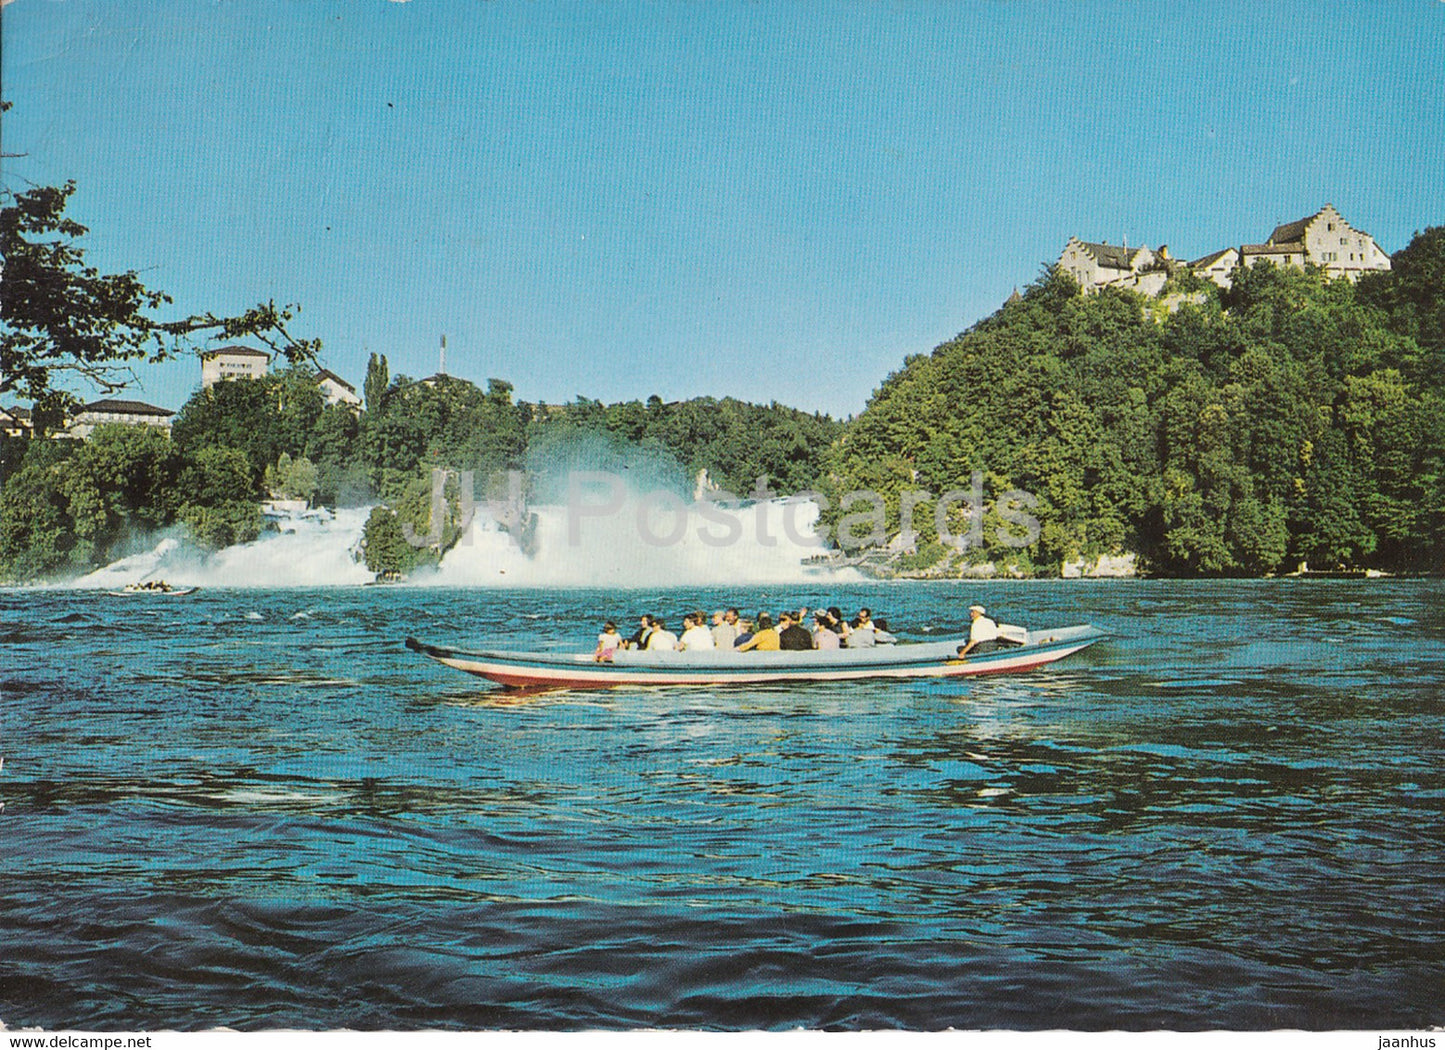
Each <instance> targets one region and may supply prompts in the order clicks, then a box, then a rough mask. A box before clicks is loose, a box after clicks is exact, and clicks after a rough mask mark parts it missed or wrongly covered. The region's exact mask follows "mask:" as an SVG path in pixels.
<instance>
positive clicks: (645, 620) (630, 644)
mask: <svg viewBox="0 0 1445 1050" xmlns="http://www.w3.org/2000/svg"><path fill="white" fill-rule="evenodd" d="M651 633H652V617H651V616H648V615H647V614H646V613H643V614H642V620H641V626H639V627H638V628H637V630H636V631H634V632H633V633H632V636H631V637H630V638H628V639H627V640H626V641H624V642H623V643H622V647H623V648H624V649H646V648H647V636H648V635H649V634H651Z"/></svg>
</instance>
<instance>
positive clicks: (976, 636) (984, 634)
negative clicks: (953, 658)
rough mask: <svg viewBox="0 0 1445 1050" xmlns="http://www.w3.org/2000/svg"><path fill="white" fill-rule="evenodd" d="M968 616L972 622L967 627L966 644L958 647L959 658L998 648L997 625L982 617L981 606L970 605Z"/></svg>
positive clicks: (982, 610)
mask: <svg viewBox="0 0 1445 1050" xmlns="http://www.w3.org/2000/svg"><path fill="white" fill-rule="evenodd" d="M968 616H969V619H970V620H971V621H972V622H971V623H970V624H969V627H968V644H967V645H960V646H959V647H958V655H959V658H960V659H962V658H963V657H965V656H967V655H968V654H969V653H986V652H988V651H989V650H990V649H997V648H998V624H997V623H995V622H994V621H993V620H990V619H989V618H988V617H987V616H985V615H984V608H983V606H982V605H970V606H969V607H968Z"/></svg>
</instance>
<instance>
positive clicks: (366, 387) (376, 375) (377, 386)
mask: <svg viewBox="0 0 1445 1050" xmlns="http://www.w3.org/2000/svg"><path fill="white" fill-rule="evenodd" d="M390 384H391V375H390V372H389V370H388V369H387V367H386V355H385V354H382V355H381V356H380V357H378V356H377V355H376V354H372V355H371V360H370V361H368V362H367V363H366V382H365V383H363V384H362V388H361V389H362V393H363V394H364V395H365V396H366V410H367V411H368V412H370V413H372V414H373V415H375V414H378V413H380V412H381V411H382V408H383V405H384V402H385V400H386V388H387V387H388V386H389V385H390Z"/></svg>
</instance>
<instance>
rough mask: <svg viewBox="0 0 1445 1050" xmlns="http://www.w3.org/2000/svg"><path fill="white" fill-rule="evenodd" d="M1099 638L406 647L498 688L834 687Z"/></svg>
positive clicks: (976, 667)
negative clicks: (784, 648) (789, 646)
mask: <svg viewBox="0 0 1445 1050" xmlns="http://www.w3.org/2000/svg"><path fill="white" fill-rule="evenodd" d="M1104 637H1106V634H1105V632H1104V631H1101V630H1099V629H1098V628H1096V627H1091V626H1089V625H1087V624H1084V625H1081V626H1077V627H1060V628H1057V629H1055V630H1051V631H1032V632H1030V633H1029V636H1028V641H1027V642H1025V643H1024V644H1022V645H1010V646H1005V647H1001V648H998V649H994V650H992V651H990V652H986V653H981V654H978V655H970V656H969V657H968V658H967V659H963V660H960V659H959V658H958V647H959V646H961V645H963V644H964V643H965V641H967V639H964V638H950V639H948V640H946V641H939V642H920V643H917V644H912V645H910V644H902V645H880V646H877V647H875V648H872V649H831V650H813V651H811V652H765V653H759V652H747V653H742V652H736V651H726V650H724V651H718V650H713V651H702V652H657V651H638V650H634V649H624V650H621V651H619V652H618V653H617V654H616V655H615V657H614V658H613V659H612V660H611V661H610V662H606V663H598V662H597V661H596V660H595V659H593V657H592V655H591V654H587V653H538V652H506V651H491V650H477V651H473V650H467V649H451V648H447V647H445V646H440V645H430V644H428V643H426V642H421V641H418V640H417V639H415V638H408V639H407V640H406V647H407V648H408V649H411V650H413V651H415V652H418V653H421V654H422V655H423V656H429V657H431V658H432V659H433V660H435V661H437V662H438V663H441V664H445V665H446V666H447V667H454V668H456V669H457V670H458V671H465V672H466V673H467V674H474V675H477V676H478V677H481V678H486V679H489V680H491V681H493V682H498V683H500V684H502V685H505V686H511V687H515V688H531V689H608V688H612V687H614V686H627V685H734V684H736V685H755V684H758V683H761V682H837V681H845V680H847V679H853V678H879V679H890V678H955V677H959V676H962V675H976V674H998V673H1002V672H1006V671H1027V670H1030V669H1031V668H1035V667H1042V666H1043V665H1044V664H1050V663H1053V662H1054V661H1055V660H1062V659H1063V658H1064V657H1066V656H1069V655H1071V654H1073V653H1077V652H1078V651H1079V650H1081V649H1085V648H1087V647H1088V646H1090V645H1093V644H1094V643H1095V642H1097V641H1098V640H1099V639H1101V638H1104Z"/></svg>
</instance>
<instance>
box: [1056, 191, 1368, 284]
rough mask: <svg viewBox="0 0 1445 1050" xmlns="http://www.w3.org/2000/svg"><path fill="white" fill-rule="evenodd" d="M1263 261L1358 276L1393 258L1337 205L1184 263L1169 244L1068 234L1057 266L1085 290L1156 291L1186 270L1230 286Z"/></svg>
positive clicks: (1333, 274)
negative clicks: (1133, 244)
mask: <svg viewBox="0 0 1445 1050" xmlns="http://www.w3.org/2000/svg"><path fill="white" fill-rule="evenodd" d="M1261 262H1269V263H1273V264H1274V265H1276V266H1304V265H1306V264H1310V265H1313V266H1318V267H1320V268H1321V269H1322V270H1324V271H1325V273H1327V274H1329V275H1330V276H1331V277H1344V278H1346V279H1348V280H1351V281H1355V280H1358V279H1359V277H1360V274H1362V273H1365V272H1367V271H1369V270H1388V269H1389V268H1390V257H1389V256H1388V255H1386V254H1385V252H1384V250H1383V249H1382V248H1381V247H1380V246H1379V245H1378V244H1376V243H1375V239H1374V238H1373V237H1371V236H1370V235H1369V234H1368V233H1366V232H1365V231H1364V230H1357V229H1355V228H1354V227H1353V226H1351V225H1350V224H1349V223H1348V222H1346V221H1345V219H1344V216H1342V215H1341V214H1340V213H1339V212H1338V211H1337V210H1336V209H1335V206H1334V205H1333V204H1326V205H1325V206H1324V207H1323V208H1321V209H1320V210H1319V211H1317V212H1315V213H1314V214H1313V215H1309V216H1306V217H1305V218H1303V219H1299V220H1298V221H1296V222H1288V223H1285V224H1284V225H1283V226H1276V227H1275V228H1274V232H1273V233H1271V234H1270V235H1269V239H1268V240H1266V241H1265V242H1264V243H1263V244H1242V245H1240V246H1238V247H1231V248H1223V249H1221V250H1219V251H1217V252H1212V253H1210V254H1209V255H1206V256H1204V257H1203V258H1200V259H1196V260H1194V261H1193V262H1190V263H1186V262H1182V261H1180V260H1176V259H1175V258H1174V257H1173V256H1171V255H1170V254H1169V246H1168V245H1160V246H1159V248H1158V249H1150V248H1147V247H1145V246H1143V245H1140V246H1139V247H1137V248H1130V247H1129V246H1128V245H1122V246H1120V245H1115V244H1109V243H1108V242H1105V243H1103V244H1094V243H1092V242H1090V241H1081V240H1079V239H1078V238H1077V237H1070V238H1069V243H1068V244H1066V245H1065V246H1064V251H1063V254H1062V255H1060V256H1059V269H1061V270H1063V271H1064V272H1065V273H1067V274H1068V275H1069V276H1070V277H1072V278H1073V279H1074V280H1075V281H1077V282H1078V283H1079V287H1080V288H1081V289H1082V290H1083V291H1084V292H1085V293H1086V294H1088V293H1092V292H1097V291H1099V289H1101V288H1128V289H1130V290H1132V291H1136V292H1140V293H1142V294H1144V295H1158V294H1159V292H1160V290H1161V289H1163V287H1164V284H1165V282H1166V281H1168V280H1169V277H1170V275H1171V274H1174V273H1177V272H1179V271H1180V270H1184V269H1188V270H1190V271H1192V272H1193V273H1195V274H1197V275H1198V276H1200V277H1202V278H1204V279H1205V280H1208V281H1213V282H1214V283H1215V284H1217V285H1219V286H1220V287H1221V288H1228V287H1229V286H1230V283H1231V281H1232V279H1233V278H1232V276H1231V275H1232V274H1233V273H1234V271H1235V269H1237V268H1238V267H1240V266H1256V265H1258V264H1259V263H1261Z"/></svg>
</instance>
